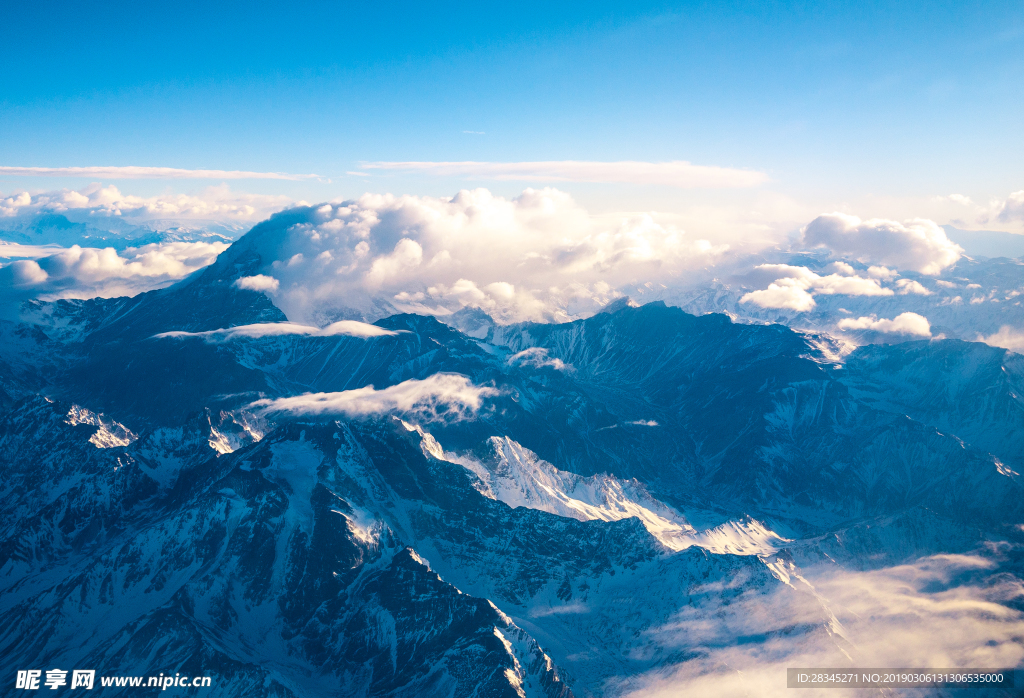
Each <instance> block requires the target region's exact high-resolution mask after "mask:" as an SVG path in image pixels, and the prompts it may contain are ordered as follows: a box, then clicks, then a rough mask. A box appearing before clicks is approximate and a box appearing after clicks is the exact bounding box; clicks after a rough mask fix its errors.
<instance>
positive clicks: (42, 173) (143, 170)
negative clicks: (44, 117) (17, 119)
mask: <svg viewBox="0 0 1024 698" xmlns="http://www.w3.org/2000/svg"><path fill="white" fill-rule="evenodd" d="M0 175H5V176H8V177H84V178H89V179H288V180H303V179H322V178H321V177H320V175H315V174H288V173H286V172H247V171H242V170H183V169H178V168H176V167H135V166H127V167H5V166H0Z"/></svg>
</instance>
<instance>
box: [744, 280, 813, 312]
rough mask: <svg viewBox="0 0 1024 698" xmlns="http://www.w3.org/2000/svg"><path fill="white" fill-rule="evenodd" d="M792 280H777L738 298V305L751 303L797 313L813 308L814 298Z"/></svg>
mask: <svg viewBox="0 0 1024 698" xmlns="http://www.w3.org/2000/svg"><path fill="white" fill-rule="evenodd" d="M794 281H795V280H794V279H779V280H778V281H776V282H774V283H771V284H769V285H768V288H766V289H763V290H761V291H751V292H750V293H748V294H746V295H744V296H743V297H742V298H740V303H753V304H754V305H757V306H760V307H762V308H780V309H781V308H786V309H789V310H795V311H797V312H798V313H803V312H807V311H808V310H811V309H812V308H814V306H815V305H817V303H815V302H814V296H812V295H811V294H809V293H808V292H807V291H805V290H804V289H803V287H802V286H801V285H800V284H797V283H793V282H794Z"/></svg>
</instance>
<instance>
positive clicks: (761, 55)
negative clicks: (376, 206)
mask: <svg viewBox="0 0 1024 698" xmlns="http://www.w3.org/2000/svg"><path fill="white" fill-rule="evenodd" d="M826 5H827V7H826ZM0 42H2V43H3V45H4V46H5V50H4V52H3V53H4V56H3V59H2V60H3V63H4V66H3V72H4V86H3V89H2V91H0V132H2V133H3V134H4V137H3V139H2V140H0V165H2V166H17V167H70V166H100V165H102V166H129V165H134V166H154V167H157V166H158V167H174V168H184V169H217V170H247V171H259V172H263V171H269V172H288V173H316V174H319V175H321V176H322V177H323V178H325V179H329V180H330V182H327V181H321V180H300V181H281V180H242V181H238V182H232V183H231V186H232V187H235V188H241V189H244V190H246V191H249V192H257V193H266V194H269V193H274V194H284V195H286V196H289V197H292V198H294V199H307V200H310V201H312V200H326V199H332V198H335V197H346V196H355V195H358V194H360V193H362V192H364V191H389V192H394V193H411V194H427V195H446V194H448V195H450V194H452V193H454V192H455V191H457V190H458V189H459V188H462V187H473V186H487V187H488V188H490V189H491V190H493V191H495V192H497V193H499V194H503V195H514V194H515V193H517V192H518V191H521V190H522V189H523V187H525V186H543V185H545V184H550V183H551V182H549V181H545V180H543V179H537V180H536V181H532V180H530V179H529V178H528V177H527V178H526V179H517V180H515V181H503V180H497V181H496V180H494V179H490V178H488V177H481V176H476V175H473V174H469V175H465V174H459V175H450V174H449V175H445V174H440V175H438V174H432V173H430V172H422V171H421V172H412V173H410V172H403V171H391V170H385V171H381V170H367V169H365V168H363V167H362V165H361V164H362V163H365V162H381V161H403V162H404V161H428V162H436V161H486V162H493V163H508V162H513V163H514V162H523V161H561V160H578V161H606V162H608V161H611V162H614V161H622V160H631V161H644V162H664V161H676V160H683V161H689V162H692V163H694V164H696V165H705V166H718V167H727V168H739V169H743V170H753V171H757V172H761V173H764V175H765V182H764V183H763V184H760V185H758V186H756V187H740V188H738V189H731V190H728V191H720V190H717V189H714V190H707V189H702V190H692V189H680V188H679V187H674V186H671V185H665V184H657V183H655V184H649V183H648V184H628V183H622V182H605V183H601V182H596V183H595V182H573V181H558V182H557V183H556V184H557V186H558V187H559V188H561V189H563V190H565V191H568V192H570V193H571V194H573V196H574V197H576V198H577V200H579V201H581V202H582V203H583V204H584V205H586V206H588V207H590V208H591V209H593V210H619V209H622V210H626V209H629V210H648V209H657V210H662V211H669V212H671V211H672V210H673V209H674V208H679V209H680V210H681V209H683V208H686V207H690V208H691V209H692V208H693V207H694V206H697V205H703V204H705V203H707V204H708V205H715V206H734V207H748V208H751V207H753V208H757V207H758V206H762V207H763V206H767V207H768V208H772V207H775V208H778V207H780V206H781V207H783V208H785V207H786V206H790V207H791V208H792V209H794V211H796V210H799V211H803V209H804V208H806V210H807V211H811V210H814V209H815V208H818V209H822V210H832V209H847V210H850V211H851V212H853V213H857V214H858V215H866V216H871V215H889V216H893V217H900V216H915V215H923V216H931V217H935V218H936V219H940V218H942V216H944V215H945V216H946V218H948V219H950V220H952V219H951V218H950V216H953V215H954V214H952V213H945V212H946V210H947V208H948V207H947V206H946V204H945V203H942V204H941V205H939V204H935V203H934V199H935V197H939V196H945V195H949V194H954V193H957V194H961V195H964V196H968V197H971V198H972V200H973V201H974V202H977V203H978V205H979V206H980V205H981V204H982V203H985V204H987V203H988V202H989V200H991V199H1000V198H1003V199H1005V197H1006V196H1007V195H1009V194H1010V193H1011V192H1014V191H1018V190H1020V189H1024V167H1022V166H1021V163H1022V162H1024V129H1022V117H1021V115H1022V114H1024V89H1022V88H1021V86H1022V85H1024V5H1022V4H1021V3H1020V2H1005V3H1002V2H990V3H939V2H929V3H910V2H899V3H870V2H857V3H827V4H825V3H807V4H797V3H750V4H739V3H643V2H632V3H621V4H617V3H587V4H584V3H579V4H576V5H553V4H551V3H516V4H503V5H500V6H494V5H492V4H484V3H473V4H468V3H467V4H434V3H422V4H402V3H393V4H387V5H383V4H379V3H366V4H340V3H305V4H304V5H303V6H302V7H301V8H296V7H295V6H294V5H293V4H284V3H252V2H248V3H209V2H204V3H180V4H178V5H176V6H174V7H170V6H166V5H156V4H152V3H127V2H125V3H98V4H92V5H87V4H80V3H74V4H72V3H45V2H41V3H35V4H30V5H25V6H22V7H21V8H19V11H18V12H11V13H8V14H7V16H6V18H5V21H4V23H3V25H2V27H0ZM356 171H362V172H368V173H369V176H358V175H351V174H346V173H349V172H356ZM84 181H85V180H83V179H80V178H69V177H22V176H9V175H3V176H0V192H2V193H3V194H4V195H9V194H10V193H11V192H13V191H18V190H20V189H30V190H41V189H47V188H58V187H79V186H81V185H82V183H83V182H84ZM103 181H104V182H114V183H116V184H117V185H118V186H119V187H121V188H122V189H126V190H131V191H132V192H133V193H138V194H140V195H151V194H154V193H156V192H159V191H167V190H168V189H169V188H170V189H173V190H175V191H185V190H193V191H194V190H198V188H201V187H205V186H208V185H209V184H210V182H209V181H202V182H200V181H188V180H174V181H170V182H169V181H167V180H164V179H134V180H131V181H130V182H127V183H123V182H118V181H117V180H116V179H115V178H109V177H108V178H104V179H103ZM773 197H774V198H773ZM769 199H770V200H771V201H772V202H774V203H766V201H768V200H769ZM779 202H784V203H779ZM928 202H932V203H928ZM944 207H945V208H944ZM773 210H774V209H773ZM780 215H781V214H780ZM792 215H793V216H794V217H795V218H797V219H798V218H799V217H800V215H802V214H801V213H796V212H794V213H793V214H792ZM972 215H973V214H972ZM979 215H980V214H979ZM768 217H771V216H768ZM972 221H973V222H976V219H975V218H970V217H968V220H966V221H965V222H963V225H964V227H971V225H970V224H971V223H972ZM940 222H947V221H946V220H940ZM1004 223H1005V222H1004ZM1007 225H1009V224H1007ZM993 226H995V227H998V225H996V224H995V223H991V224H990V225H988V226H987V227H993ZM1010 227H1013V226H1012V225H1011V226H1010Z"/></svg>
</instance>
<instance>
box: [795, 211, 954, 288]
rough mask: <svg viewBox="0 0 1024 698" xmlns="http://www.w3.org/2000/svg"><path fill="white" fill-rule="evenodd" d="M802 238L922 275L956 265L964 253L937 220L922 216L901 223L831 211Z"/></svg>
mask: <svg viewBox="0 0 1024 698" xmlns="http://www.w3.org/2000/svg"><path fill="white" fill-rule="evenodd" d="M803 241H804V243H805V244H807V245H810V246H812V247H818V246H824V247H828V248H829V249H831V250H832V251H833V252H835V253H837V254H840V255H850V256H851V257H853V258H855V259H857V260H859V261H862V262H876V263H878V264H885V265H891V266H894V267H897V268H899V269H913V270H915V271H919V272H921V273H922V274H938V273H939V272H941V271H942V270H943V269H945V268H947V267H950V266H952V265H953V264H955V263H956V261H957V260H958V259H960V257H961V255H963V252H964V251H963V249H962V248H961V247H960V246H959V245H956V244H955V243H953V242H952V241H950V240H949V238H947V237H946V231H944V230H943V229H942V228H940V227H939V226H938V225H937V224H936V223H935V222H934V221H930V220H925V219H922V218H915V219H913V220H909V221H906V222H904V223H898V222H896V221H889V220H882V219H877V218H875V219H871V220H867V221H862V220H861V219H859V218H857V217H856V216H848V215H846V214H843V213H832V214H827V215H822V216H818V217H817V218H815V219H814V220H813V221H811V222H810V223H808V224H807V226H806V227H805V228H804V231H803Z"/></svg>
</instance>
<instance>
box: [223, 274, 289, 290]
mask: <svg viewBox="0 0 1024 698" xmlns="http://www.w3.org/2000/svg"><path fill="white" fill-rule="evenodd" d="M233 285H234V286H235V287H237V288H242V289H245V290H247V291H276V290H277V289H278V288H280V286H281V282H279V281H278V280H277V279H275V278H274V277H273V276H266V275H265V274H256V275H255V276H243V277H241V278H240V279H235V283H234V284H233Z"/></svg>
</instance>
